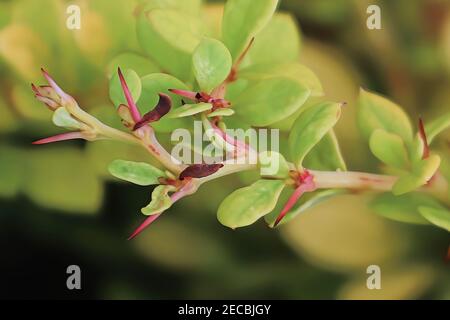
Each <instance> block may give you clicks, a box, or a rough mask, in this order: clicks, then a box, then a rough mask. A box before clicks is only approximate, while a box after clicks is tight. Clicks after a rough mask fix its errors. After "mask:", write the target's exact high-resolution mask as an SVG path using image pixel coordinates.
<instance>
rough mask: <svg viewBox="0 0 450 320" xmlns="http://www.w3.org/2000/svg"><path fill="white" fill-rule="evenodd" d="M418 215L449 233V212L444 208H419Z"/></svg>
mask: <svg viewBox="0 0 450 320" xmlns="http://www.w3.org/2000/svg"><path fill="white" fill-rule="evenodd" d="M419 212H420V214H421V215H422V216H423V217H424V218H425V219H427V220H428V221H429V222H431V223H432V224H434V225H436V226H438V227H440V228H442V229H445V230H447V231H448V232H450V211H449V210H447V209H444V208H429V207H420V208H419Z"/></svg>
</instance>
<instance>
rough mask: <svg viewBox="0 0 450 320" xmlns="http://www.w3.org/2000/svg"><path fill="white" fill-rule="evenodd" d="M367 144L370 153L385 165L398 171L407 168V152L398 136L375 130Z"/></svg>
mask: <svg viewBox="0 0 450 320" xmlns="http://www.w3.org/2000/svg"><path fill="white" fill-rule="evenodd" d="M369 144H370V150H372V153H373V154H374V155H375V156H376V157H377V158H378V159H380V160H381V161H382V162H384V163H385V164H387V165H389V166H392V167H394V168H398V169H407V168H408V165H409V160H408V152H407V150H406V146H405V143H404V142H403V140H402V138H401V137H400V136H398V135H396V134H394V133H389V132H386V131H385V130H383V129H377V130H375V131H374V132H373V133H372V136H371V137H370V142H369Z"/></svg>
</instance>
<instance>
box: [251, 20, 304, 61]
mask: <svg viewBox="0 0 450 320" xmlns="http://www.w3.org/2000/svg"><path fill="white" fill-rule="evenodd" d="M300 41H301V40H300V32H299V28H298V26H297V23H296V21H295V18H294V17H293V16H292V15H290V14H286V13H276V14H275V15H274V16H273V18H272V20H270V22H269V23H268V24H267V25H266V27H265V28H264V29H263V30H262V31H261V32H260V33H258V35H257V37H256V38H255V42H254V43H253V45H252V48H251V49H250V51H249V52H248V55H247V59H246V60H248V61H249V63H250V64H252V65H258V64H259V65H270V64H275V63H286V62H294V61H297V60H298V57H299V56H300ZM243 64H245V62H244V63H243Z"/></svg>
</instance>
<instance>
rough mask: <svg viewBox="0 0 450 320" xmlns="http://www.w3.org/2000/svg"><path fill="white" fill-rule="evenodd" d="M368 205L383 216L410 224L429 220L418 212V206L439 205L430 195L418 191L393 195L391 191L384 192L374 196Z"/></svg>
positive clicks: (434, 206) (438, 206)
mask: <svg viewBox="0 0 450 320" xmlns="http://www.w3.org/2000/svg"><path fill="white" fill-rule="evenodd" d="M370 206H371V208H372V209H373V210H374V211H375V213H377V214H379V215H381V216H383V217H385V218H388V219H391V220H395V221H399V222H404V223H412V224H429V222H428V221H427V220H426V219H424V218H423V217H422V216H421V215H420V214H419V207H420V206H427V207H433V208H440V207H441V205H440V204H439V202H437V201H436V200H434V199H433V198H432V197H429V196H427V195H424V194H422V193H418V192H414V193H409V194H405V195H401V196H395V195H393V194H392V193H384V194H382V195H380V196H378V197H376V198H375V199H374V200H373V201H372V203H371V205H370Z"/></svg>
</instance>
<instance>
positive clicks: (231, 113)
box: [208, 109, 235, 118]
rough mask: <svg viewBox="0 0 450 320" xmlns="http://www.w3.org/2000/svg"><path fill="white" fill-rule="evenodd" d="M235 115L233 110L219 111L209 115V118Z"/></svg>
mask: <svg viewBox="0 0 450 320" xmlns="http://www.w3.org/2000/svg"><path fill="white" fill-rule="evenodd" d="M234 114H235V111H234V110H233V109H217V110H216V111H213V112H211V113H208V118H214V117H230V116H232V115H234Z"/></svg>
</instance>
